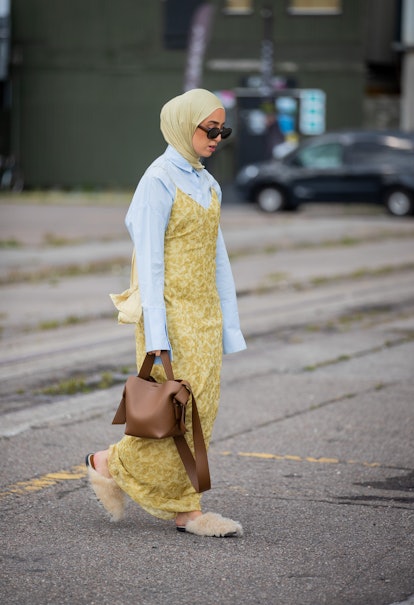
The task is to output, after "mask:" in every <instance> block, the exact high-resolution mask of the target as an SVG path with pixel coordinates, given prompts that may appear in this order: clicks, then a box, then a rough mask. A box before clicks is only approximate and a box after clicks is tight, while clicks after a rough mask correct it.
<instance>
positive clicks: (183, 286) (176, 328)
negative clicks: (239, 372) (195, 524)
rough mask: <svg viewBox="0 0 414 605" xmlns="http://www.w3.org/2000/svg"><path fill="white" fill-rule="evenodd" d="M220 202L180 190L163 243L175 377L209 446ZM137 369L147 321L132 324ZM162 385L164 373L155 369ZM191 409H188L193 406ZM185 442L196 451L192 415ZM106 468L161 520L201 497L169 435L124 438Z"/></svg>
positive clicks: (217, 344) (218, 352)
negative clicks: (184, 384)
mask: <svg viewBox="0 0 414 605" xmlns="http://www.w3.org/2000/svg"><path fill="white" fill-rule="evenodd" d="M219 220H220V204H219V201H218V199H217V195H216V193H215V191H214V190H213V189H212V198H211V202H210V205H209V207H208V208H204V207H203V206H201V205H200V204H198V203H197V202H195V201H194V200H193V199H192V198H191V197H189V196H188V195H186V194H185V193H183V192H182V191H180V190H179V189H177V191H176V197H175V200H174V203H173V206H172V210H171V216H170V220H169V224H168V228H167V231H166V234H165V248H164V264H165V277H164V299H165V305H166V313H167V327H168V336H169V340H170V342H171V347H172V354H173V361H172V366H173V371H174V376H175V377H176V378H181V379H185V380H188V382H189V383H190V384H191V387H192V389H193V392H194V395H195V398H196V401H197V407H198V411H199V414H200V419H201V424H202V427H203V433H204V438H205V440H206V444H207V445H208V443H209V441H210V437H211V433H212V430H213V424H214V420H215V418H216V415H217V409H218V403H219V397H220V372H221V364H222V354H223V351H222V314H221V307H220V300H219V296H218V292H217V288H216V242H217V234H218V227H219ZM135 335H136V351H137V367H138V368H140V367H141V364H142V362H143V359H144V356H145V336H144V324H143V318H142V317H141V319H140V322H139V323H138V324H137V327H136V332H135ZM152 375H153V376H154V378H155V379H156V380H157V381H158V382H161V381H162V380H165V374H164V371H163V369H162V367H161V366H158V365H157V366H154V368H153V371H152ZM189 407H190V409H189V410H188V412H190V411H191V406H189ZM187 418H188V422H187V427H188V428H189V430H188V432H187V433H186V439H187V441H188V443H189V445H190V447H191V448H192V450H193V451H194V448H193V440H192V429H191V423H190V420H191V413H189V414H188V416H187ZM109 470H110V473H111V475H112V476H113V478H114V479H115V481H116V482H117V484H118V485H119V486H120V487H121V488H122V490H123V491H125V492H126V493H127V494H128V495H129V496H130V497H131V498H132V499H133V500H135V501H136V502H137V503H138V504H139V505H140V506H141V507H142V508H143V509H145V510H146V511H148V512H149V513H151V514H152V515H154V516H155V517H159V518H161V519H173V518H174V517H175V516H176V514H177V513H178V512H188V511H192V510H200V508H201V506H200V497H201V496H200V494H198V493H196V492H195V490H194V488H193V486H192V485H191V482H190V480H189V478H188V476H187V473H186V471H185V469H184V466H183V464H182V462H181V459H180V457H179V455H178V452H177V448H176V446H175V443H174V440H173V439H172V438H167V439H160V440H155V439H141V438H139V437H131V436H127V435H126V436H124V437H123V439H121V441H120V442H118V443H116V444H115V445H111V446H110V448H109Z"/></svg>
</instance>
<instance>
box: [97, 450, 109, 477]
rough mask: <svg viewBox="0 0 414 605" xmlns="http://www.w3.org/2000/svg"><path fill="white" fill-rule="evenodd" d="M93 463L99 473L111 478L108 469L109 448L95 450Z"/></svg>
mask: <svg viewBox="0 0 414 605" xmlns="http://www.w3.org/2000/svg"><path fill="white" fill-rule="evenodd" d="M93 465H94V467H95V470H96V472H97V473H99V474H100V475H102V476H103V477H107V478H108V479H111V474H110V472H109V469H108V450H101V451H100V452H95V454H94V455H93Z"/></svg>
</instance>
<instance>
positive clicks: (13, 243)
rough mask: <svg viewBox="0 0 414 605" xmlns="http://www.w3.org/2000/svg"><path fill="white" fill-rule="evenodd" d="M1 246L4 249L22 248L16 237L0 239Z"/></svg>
mask: <svg viewBox="0 0 414 605" xmlns="http://www.w3.org/2000/svg"><path fill="white" fill-rule="evenodd" d="M0 248H1V249H3V250H4V249H7V248H21V243H20V242H19V241H17V239H14V238H10V239H3V240H0Z"/></svg>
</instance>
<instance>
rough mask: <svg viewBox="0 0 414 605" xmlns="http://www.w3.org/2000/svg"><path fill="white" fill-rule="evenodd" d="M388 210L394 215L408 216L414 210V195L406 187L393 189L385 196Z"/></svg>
mask: <svg viewBox="0 0 414 605" xmlns="http://www.w3.org/2000/svg"><path fill="white" fill-rule="evenodd" d="M384 204H385V207H386V208H387V210H388V212H389V213H390V214H392V215H394V216H408V215H409V214H413V212H414V199H413V195H412V194H411V193H409V192H408V191H407V190H405V189H391V190H390V191H387V192H386V194H385V196H384Z"/></svg>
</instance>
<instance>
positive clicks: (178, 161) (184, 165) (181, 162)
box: [164, 145, 200, 174]
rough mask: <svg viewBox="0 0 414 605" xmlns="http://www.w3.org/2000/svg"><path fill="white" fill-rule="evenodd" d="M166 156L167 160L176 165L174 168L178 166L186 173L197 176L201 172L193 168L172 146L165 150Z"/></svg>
mask: <svg viewBox="0 0 414 605" xmlns="http://www.w3.org/2000/svg"><path fill="white" fill-rule="evenodd" d="M164 156H165V157H166V158H167V160H169V161H170V162H171V163H172V164H174V166H177V168H180V169H181V170H184V171H185V172H191V173H195V174H197V173H199V172H200V171H199V170H196V169H195V168H193V167H192V166H191V164H190V162H189V161H188V160H186V159H185V158H184V157H183V156H182V155H181V154H180V153H178V151H177V150H176V149H175V148H174V147H173V146H172V145H168V147H167V149H166V150H165V153H164Z"/></svg>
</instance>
